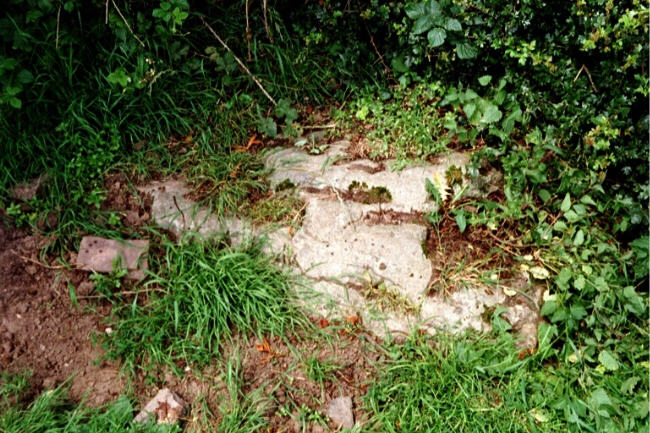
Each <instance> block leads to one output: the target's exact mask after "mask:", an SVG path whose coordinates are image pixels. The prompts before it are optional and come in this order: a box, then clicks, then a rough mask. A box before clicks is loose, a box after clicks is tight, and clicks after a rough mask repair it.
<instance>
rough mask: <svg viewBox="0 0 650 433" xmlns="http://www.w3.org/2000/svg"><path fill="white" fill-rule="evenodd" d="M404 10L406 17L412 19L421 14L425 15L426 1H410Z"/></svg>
mask: <svg viewBox="0 0 650 433" xmlns="http://www.w3.org/2000/svg"><path fill="white" fill-rule="evenodd" d="M404 12H406V16H407V17H409V18H411V19H412V20H416V19H418V18H420V17H421V16H423V15H426V13H427V9H426V3H425V2H421V3H411V4H410V5H408V6H407V7H406V8H405V9H404Z"/></svg>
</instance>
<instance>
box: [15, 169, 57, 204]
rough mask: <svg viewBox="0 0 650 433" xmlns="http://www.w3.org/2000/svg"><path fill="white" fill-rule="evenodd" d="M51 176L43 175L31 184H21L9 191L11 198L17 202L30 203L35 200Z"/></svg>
mask: <svg viewBox="0 0 650 433" xmlns="http://www.w3.org/2000/svg"><path fill="white" fill-rule="evenodd" d="M48 178H49V176H48V175H47V174H42V175H40V176H38V177H36V178H34V179H32V180H30V181H29V182H23V183H19V184H18V185H16V186H14V187H13V188H11V189H10V190H9V196H10V197H11V198H14V199H16V200H21V201H28V200H31V199H33V198H34V197H35V196H36V194H37V193H38V191H39V190H40V189H41V187H42V186H43V184H44V183H45V182H46V181H47V179H48Z"/></svg>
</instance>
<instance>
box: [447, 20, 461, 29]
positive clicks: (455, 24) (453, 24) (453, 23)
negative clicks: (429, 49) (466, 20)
mask: <svg viewBox="0 0 650 433" xmlns="http://www.w3.org/2000/svg"><path fill="white" fill-rule="evenodd" d="M445 28H446V29H447V30H450V31H453V32H460V31H462V30H463V26H461V25H460V21H458V20H457V19H456V18H447V20H446V21H445Z"/></svg>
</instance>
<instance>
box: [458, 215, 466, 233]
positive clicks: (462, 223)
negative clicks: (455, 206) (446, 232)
mask: <svg viewBox="0 0 650 433" xmlns="http://www.w3.org/2000/svg"><path fill="white" fill-rule="evenodd" d="M455 219H456V224H458V230H460V232H461V233H464V232H465V228H466V227H467V219H466V218H465V211H463V210H460V211H458V213H456V218H455Z"/></svg>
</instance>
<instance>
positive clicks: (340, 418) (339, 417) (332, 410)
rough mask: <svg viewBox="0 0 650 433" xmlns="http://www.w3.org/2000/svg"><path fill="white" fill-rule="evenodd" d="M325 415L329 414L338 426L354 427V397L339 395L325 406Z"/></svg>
mask: <svg viewBox="0 0 650 433" xmlns="http://www.w3.org/2000/svg"><path fill="white" fill-rule="evenodd" d="M325 415H327V416H328V417H329V418H330V419H331V420H332V422H333V423H334V424H336V426H337V427H338V428H352V427H354V413H353V412H352V399H351V398H350V397H349V396H346V397H338V398H335V399H334V400H331V401H330V402H329V404H328V405H327V406H326V407H325Z"/></svg>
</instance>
